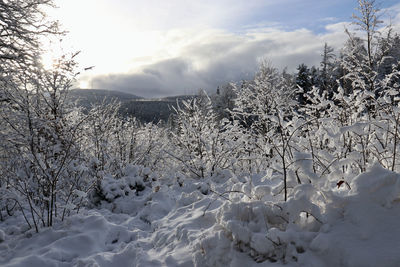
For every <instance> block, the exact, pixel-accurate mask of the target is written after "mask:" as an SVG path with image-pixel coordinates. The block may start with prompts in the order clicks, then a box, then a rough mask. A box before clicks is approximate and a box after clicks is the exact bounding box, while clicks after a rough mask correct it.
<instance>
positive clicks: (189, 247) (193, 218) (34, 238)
mask: <svg viewBox="0 0 400 267" xmlns="http://www.w3.org/2000/svg"><path fill="white" fill-rule="evenodd" d="M350 187H351V190H349V189H344V188H341V189H340V190H339V191H338V190H337V189H333V188H332V190H325V191H320V190H317V189H316V188H314V187H313V186H311V185H310V184H306V185H299V186H298V187H297V188H295V190H294V191H293V194H292V197H291V198H290V199H289V200H288V201H287V202H286V203H284V202H281V201H279V200H278V198H279V199H281V198H282V196H281V195H279V196H276V197H273V196H272V195H271V192H273V191H274V184H273V183H271V182H270V181H269V180H265V179H264V178H262V177H260V176H256V175H255V176H254V177H252V179H250V178H249V177H247V178H246V177H236V176H235V175H233V174H229V173H227V174H226V175H225V176H219V177H215V178H213V179H207V180H204V181H202V182H199V181H198V180H189V179H188V180H186V181H185V183H184V184H183V185H182V186H180V185H179V183H177V182H176V181H172V180H171V181H168V182H165V184H162V185H161V186H160V187H159V189H158V188H157V190H154V189H153V190H151V189H146V190H144V191H142V192H141V194H139V195H138V196H137V195H130V196H126V197H121V198H117V199H116V200H115V201H113V202H112V203H106V202H104V203H103V204H102V207H101V209H87V210H84V211H83V212H81V213H79V214H77V215H74V216H71V217H69V218H68V219H67V220H66V221H64V222H60V223H59V224H57V225H56V226H54V227H53V228H48V229H43V230H42V231H41V232H40V233H39V234H36V233H34V232H33V231H31V230H27V229H26V226H25V225H24V222H23V219H22V218H21V217H12V218H9V219H8V220H6V221H5V222H2V223H1V224H0V229H1V230H0V240H2V241H0V265H1V266H32V267H34V266H37V267H39V266H40V267H42V266H113V267H115V266H316V267H317V266H360V267H361V266H363V267H367V266H400V253H399V248H400V227H398V226H399V221H400V201H399V200H400V198H399V196H400V195H399V193H400V175H399V174H396V173H392V172H390V171H387V170H384V169H383V168H381V167H380V166H378V165H374V166H372V167H371V168H370V169H369V170H368V171H367V172H366V173H364V174H361V175H359V176H358V177H355V178H354V179H353V181H352V182H351V183H350ZM155 191H157V192H155ZM227 191H235V192H227ZM239 191H240V192H239ZM238 192H239V193H238ZM217 193H218V194H217ZM227 199H229V200H227ZM306 212H307V213H306ZM307 214H308V216H307Z"/></svg>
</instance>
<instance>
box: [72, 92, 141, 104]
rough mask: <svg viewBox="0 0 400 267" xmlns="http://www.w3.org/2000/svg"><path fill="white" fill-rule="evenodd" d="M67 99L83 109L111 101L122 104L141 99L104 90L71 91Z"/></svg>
mask: <svg viewBox="0 0 400 267" xmlns="http://www.w3.org/2000/svg"><path fill="white" fill-rule="evenodd" d="M68 97H69V98H70V100H71V101H77V103H78V105H80V106H83V107H85V108H90V107H91V106H92V105H100V104H102V103H110V102H111V101H112V100H116V101H119V102H122V103H123V102H126V101H130V100H133V99H140V98H141V97H140V96H137V95H133V94H129V93H123V92H119V91H111V90H104V89H72V90H71V91H70V92H69V95H68Z"/></svg>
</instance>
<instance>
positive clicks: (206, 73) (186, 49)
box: [49, 0, 400, 97]
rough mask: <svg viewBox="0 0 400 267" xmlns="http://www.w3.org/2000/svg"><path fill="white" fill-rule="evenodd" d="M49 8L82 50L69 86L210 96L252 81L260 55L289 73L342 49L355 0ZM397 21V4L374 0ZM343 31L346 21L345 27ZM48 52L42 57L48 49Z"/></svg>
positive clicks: (135, 2)
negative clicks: (74, 79)
mask: <svg viewBox="0 0 400 267" xmlns="http://www.w3.org/2000/svg"><path fill="white" fill-rule="evenodd" d="M55 2H56V5H57V6H58V8H57V9H55V10H51V11H50V12H49V13H50V15H51V16H52V17H54V18H56V19H58V20H59V21H60V22H61V24H62V26H63V28H64V29H65V30H67V31H68V34H67V36H65V37H64V38H63V41H62V46H63V47H65V49H66V50H70V51H81V53H80V55H79V57H78V62H79V63H80V66H81V68H82V69H83V68H86V67H90V66H94V67H93V68H92V69H90V70H87V71H83V72H82V74H81V75H80V76H79V77H78V82H77V87H79V88H87V89H90V88H95V89H109V90H118V91H123V92H128V93H132V94H136V95H139V96H142V97H163V96H172V95H181V94H193V93H196V92H198V90H199V89H206V90H207V91H209V92H213V91H215V90H216V88H217V86H218V85H223V84H226V83H228V82H234V81H238V80H242V79H251V77H253V75H254V73H255V71H256V70H257V67H258V65H259V63H260V61H262V60H268V61H269V62H270V63H271V64H272V65H273V66H275V67H277V68H280V69H283V68H285V67H287V68H288V70H289V71H291V72H294V71H295V69H296V67H297V66H298V65H299V64H301V63H305V64H307V65H308V66H312V65H316V66H318V65H319V62H320V60H321V56H320V54H321V53H322V49H323V46H324V43H325V42H327V43H328V44H329V45H330V46H332V47H334V48H336V51H337V50H338V49H339V48H340V47H341V45H342V44H343V42H344V40H345V39H346V35H345V33H344V29H345V27H346V25H347V27H349V26H348V23H349V22H350V21H351V15H352V13H355V12H356V11H355V8H356V7H357V1H356V0H335V1H332V0H201V1H200V0H162V1H161V0H146V1H144V0H85V1H82V0H68V1H65V0H64V1H62V0H56V1H55ZM380 7H381V9H382V10H383V11H385V16H384V18H385V19H387V18H389V17H390V18H391V21H392V23H393V24H394V25H400V3H399V2H398V0H385V1H382V2H381V4H380ZM350 27H351V26H350ZM49 54H50V53H49Z"/></svg>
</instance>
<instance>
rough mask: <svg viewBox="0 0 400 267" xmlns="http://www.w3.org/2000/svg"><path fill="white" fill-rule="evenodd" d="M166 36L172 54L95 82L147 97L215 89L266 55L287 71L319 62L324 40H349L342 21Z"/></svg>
mask: <svg viewBox="0 0 400 267" xmlns="http://www.w3.org/2000/svg"><path fill="white" fill-rule="evenodd" d="M328 28H329V27H328ZM166 36H167V37H166V38H167V39H168V38H169V39H170V40H166V41H165V42H166V43H167V44H169V43H170V42H175V44H176V46H174V47H175V49H177V51H175V52H174V53H172V54H174V57H171V58H167V59H163V60H159V61H157V62H155V63H152V64H148V65H144V66H141V67H140V68H139V69H137V70H136V71H134V72H131V73H124V74H108V75H99V76H96V77H95V78H94V79H93V80H92V86H93V87H94V88H104V89H112V90H119V91H124V92H130V93H133V94H137V95H139V96H143V97H160V96H167V95H179V94H185V93H186V94H187V93H195V92H196V91H197V90H198V89H200V88H202V89H206V90H208V91H212V92H213V91H215V89H216V87H217V86H218V85H221V84H224V83H227V82H231V81H233V82H234V81H239V80H241V79H249V78H252V76H253V75H254V73H255V71H256V69H257V67H258V65H259V62H260V60H261V59H263V58H265V59H268V60H269V61H271V62H272V64H273V65H274V66H276V67H278V68H280V69H282V68H284V67H288V69H289V71H294V70H295V69H296V67H297V66H298V65H299V64H301V63H305V64H307V65H309V66H312V65H319V62H320V59H321V58H320V54H321V53H322V49H323V45H324V42H328V43H329V44H330V45H331V46H334V47H339V46H340V45H341V44H342V42H343V40H344V39H345V35H344V33H343V28H341V27H339V26H332V27H330V28H329V31H328V33H326V34H324V35H316V34H314V33H312V32H311V31H309V30H306V29H300V30H296V31H291V32H286V31H283V30H279V29H274V28H265V29H257V31H248V32H246V33H244V34H233V33H230V32H227V31H222V30H203V31H201V32H197V33H196V34H194V33H193V32H191V31H189V32H187V31H185V30H182V32H180V33H179V34H178V32H177V30H175V32H174V34H166ZM177 47H179V48H177ZM161 52H162V51H160V53H161Z"/></svg>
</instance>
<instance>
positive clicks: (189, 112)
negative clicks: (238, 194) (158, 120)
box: [165, 92, 243, 178]
mask: <svg viewBox="0 0 400 267" xmlns="http://www.w3.org/2000/svg"><path fill="white" fill-rule="evenodd" d="M174 124H176V129H171V130H172V133H171V141H172V146H171V147H170V150H167V149H166V150H165V152H166V154H168V155H169V156H170V158H171V159H172V160H174V161H176V162H177V163H178V165H179V166H180V168H181V169H182V170H183V171H184V172H185V173H186V174H187V175H189V176H194V177H197V178H205V177H208V176H212V175H214V174H216V173H217V172H218V171H221V170H225V169H232V164H234V160H235V159H238V158H239V154H240V153H241V145H242V143H243V141H242V140H243V136H240V130H239V128H238V127H237V125H231V124H230V123H229V122H228V121H227V120H225V119H224V120H221V121H219V120H217V115H216V114H215V112H214V110H213V106H212V103H211V100H210V98H209V97H208V95H207V94H206V93H205V92H202V93H201V95H200V96H199V97H196V98H193V99H191V100H189V101H182V107H178V108H177V109H176V114H175V116H174ZM232 126H234V127H232Z"/></svg>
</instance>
